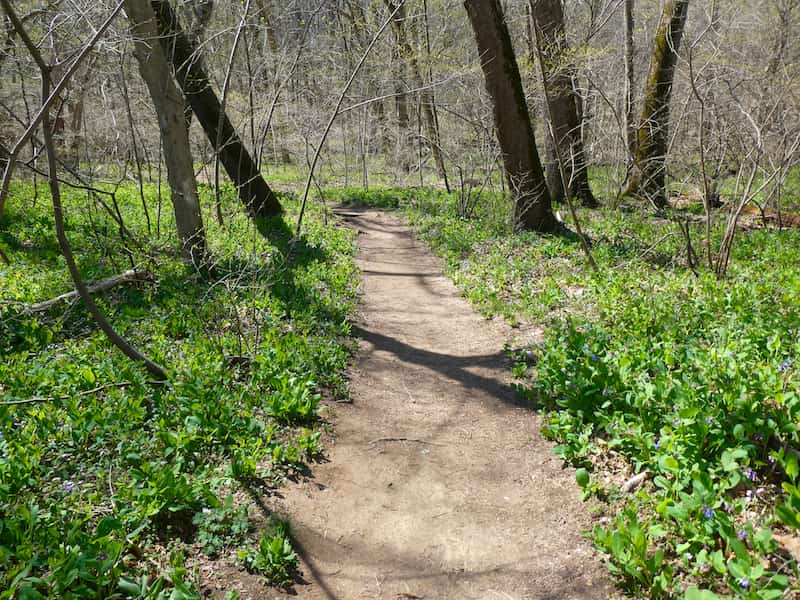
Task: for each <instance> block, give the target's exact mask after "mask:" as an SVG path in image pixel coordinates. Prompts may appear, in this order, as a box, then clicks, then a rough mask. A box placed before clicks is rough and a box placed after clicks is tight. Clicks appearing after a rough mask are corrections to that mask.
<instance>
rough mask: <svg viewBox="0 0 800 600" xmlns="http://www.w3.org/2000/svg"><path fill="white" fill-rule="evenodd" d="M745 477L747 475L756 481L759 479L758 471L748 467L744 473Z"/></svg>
mask: <svg viewBox="0 0 800 600" xmlns="http://www.w3.org/2000/svg"><path fill="white" fill-rule="evenodd" d="M744 475H745V477H747V478H748V479H749V480H750V481H755V480H756V479H758V473H756V472H755V471H753V469H747V470H746V471H745V473H744Z"/></svg>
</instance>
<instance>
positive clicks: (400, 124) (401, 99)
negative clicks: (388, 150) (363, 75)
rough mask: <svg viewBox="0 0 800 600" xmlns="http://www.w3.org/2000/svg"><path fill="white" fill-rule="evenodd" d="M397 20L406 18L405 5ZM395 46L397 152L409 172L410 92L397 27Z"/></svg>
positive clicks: (403, 167) (403, 166)
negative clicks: (407, 87) (407, 90)
mask: <svg viewBox="0 0 800 600" xmlns="http://www.w3.org/2000/svg"><path fill="white" fill-rule="evenodd" d="M394 18H395V20H397V21H403V20H404V19H405V18H406V9H405V5H403V6H401V7H400V10H399V11H398V12H397V14H396V15H395V17H394ZM393 31H394V36H395V37H394V41H395V47H394V48H393V49H392V62H393V63H394V68H395V77H394V91H395V110H396V112H397V153H398V158H399V160H400V164H401V169H402V171H403V172H405V173H408V172H409V171H410V170H411V162H410V160H409V152H410V145H409V141H410V138H411V126H410V123H411V120H410V119H409V111H408V94H407V93H406V62H405V61H404V60H403V56H402V53H401V52H400V40H399V39H398V37H397V29H396V28H393Z"/></svg>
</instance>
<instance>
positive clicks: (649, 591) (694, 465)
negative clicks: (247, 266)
mask: <svg viewBox="0 0 800 600" xmlns="http://www.w3.org/2000/svg"><path fill="white" fill-rule="evenodd" d="M387 196H391V192H388V191H383V192H381V193H380V194H377V195H376V196H375V199H376V203H377V204H378V205H380V206H386V205H390V203H389V202H388V201H387V200H386V198H387ZM370 198H371V196H370V195H368V194H364V193H363V192H362V193H361V195H356V194H354V195H353V199H354V201H356V202H359V203H367V204H368V203H369V202H370ZM346 199H347V198H346V197H342V200H346ZM493 206H494V210H492V211H482V210H480V209H479V210H477V211H476V216H475V217H474V218H472V219H465V218H463V217H461V216H460V214H459V210H458V198H457V197H456V196H455V195H453V196H450V195H447V194H444V193H441V192H436V191H432V190H417V191H416V192H415V193H412V194H411V195H409V193H408V192H404V196H403V201H402V202H401V203H400V208H401V210H402V211H403V212H404V214H405V215H406V216H407V218H408V219H409V221H410V222H411V224H412V225H413V226H414V227H415V228H416V230H417V232H418V233H419V235H420V236H421V237H423V238H424V239H425V240H427V241H428V242H429V243H430V244H431V245H432V247H433V248H434V249H435V251H436V252H438V253H439V254H440V255H441V256H443V257H444V259H445V265H446V268H447V270H448V272H449V274H450V275H451V276H452V277H453V279H454V280H455V281H456V282H457V283H458V285H459V287H460V289H461V290H462V292H463V294H464V295H465V296H466V297H467V298H469V299H470V300H471V301H472V302H473V303H474V305H475V306H476V307H477V308H478V309H479V310H480V311H481V312H482V313H484V314H486V315H488V316H495V315H499V316H503V317H505V318H506V319H508V320H509V321H511V322H512V323H516V322H520V321H521V322H523V323H524V322H537V323H543V324H545V326H546V331H545V339H544V342H543V343H539V344H535V345H528V346H523V347H521V348H518V349H515V351H514V352H513V356H514V357H515V358H516V363H517V364H516V366H515V368H514V371H515V374H516V375H517V376H518V377H519V378H520V380H521V381H520V389H521V391H522V393H524V394H525V395H526V396H527V397H528V398H530V400H531V402H532V403H534V405H535V406H536V407H537V408H538V410H540V411H541V412H542V413H543V419H544V420H543V423H544V428H543V430H544V433H545V435H546V436H547V437H548V438H550V439H552V440H554V441H555V442H557V444H558V445H557V446H556V452H557V453H558V454H559V455H560V456H561V457H563V459H564V460H565V461H566V462H567V463H569V464H571V465H573V466H574V467H576V468H578V469H579V470H578V471H577V480H578V484H579V485H580V486H581V487H582V488H583V490H584V497H587V498H588V497H595V498H598V499H600V500H602V501H603V502H602V503H601V504H599V507H600V510H602V511H604V512H605V514H606V516H605V517H604V518H602V519H599V524H598V525H597V526H596V527H595V528H594V529H593V531H592V532H591V533H590V535H591V537H592V539H593V541H594V543H595V545H596V546H597V547H598V548H599V549H600V550H601V551H602V552H603V553H604V554H605V555H606V556H607V559H608V565H609V568H610V569H611V571H612V573H613V574H614V575H615V577H616V580H617V581H618V583H619V585H620V586H621V587H622V588H623V589H624V590H625V591H626V592H628V593H629V594H631V595H633V596H636V597H647V598H659V597H663V598H671V597H683V596H685V597H687V598H716V597H735V598H752V599H756V598H760V599H768V598H781V597H784V595H785V594H789V593H791V590H795V593H796V590H798V589H800V587H799V586H798V578H797V562H796V559H797V557H796V555H793V554H792V552H797V550H796V548H797V544H796V541H797V540H798V537H797V529H798V528H800V491H798V490H799V489H800V484H798V479H800V469H799V468H798V458H797V457H798V452H797V449H800V437H799V436H798V423H799V422H800V369H799V368H798V367H800V304H798V298H800V262H798V260H797V256H798V255H800V233H798V232H797V231H784V232H775V231H761V230H755V231H746V232H740V233H739V235H738V236H737V239H736V241H735V246H734V252H733V257H732V260H731V268H730V273H729V276H728V278H727V279H726V280H725V281H722V282H718V281H716V279H715V278H714V277H713V275H712V274H710V273H709V272H707V270H706V269H703V268H699V269H698V273H697V274H696V275H695V274H693V273H692V272H691V270H690V269H689V268H688V267H687V262H686V241H685V238H684V237H683V236H682V235H681V233H680V230H679V228H678V227H677V225H675V224H674V223H673V222H670V221H668V220H664V219H655V218H653V217H652V216H650V215H647V214H645V213H643V212H642V213H640V212H637V211H630V210H629V211H627V212H623V211H611V210H605V209H601V210H598V211H581V218H582V219H583V221H584V227H585V229H586V231H587V234H588V237H589V238H590V241H591V245H592V252H593V254H594V257H595V259H596V260H597V262H598V264H599V267H600V274H599V275H594V274H593V273H592V271H591V270H590V269H589V268H588V266H587V263H586V260H585V258H584V256H583V254H582V252H581V248H580V244H579V243H578V240H577V239H576V238H575V237H574V236H570V235H558V236H545V235H537V234H532V233H516V234H513V235H512V234H510V233H509V230H508V227H507V225H506V224H507V222H508V221H507V216H506V215H505V214H503V213H502V212H498V211H497V210H496V208H497V206H498V204H497V203H496V202H495V203H494V204H493ZM719 220H720V221H722V218H720V219H719ZM690 229H691V232H692V236H693V241H694V244H695V247H696V249H698V248H699V247H700V240H701V234H702V230H701V227H700V225H699V224H698V225H695V226H691V228H690ZM720 236H721V231H720V230H719V227H715V230H714V234H713V237H714V243H715V244H716V243H717V242H718V239H719V238H720ZM637 473H646V475H645V477H644V481H643V483H642V485H641V487H638V488H634V489H633V490H632V491H630V492H623V491H622V490H621V487H622V485H623V484H624V483H625V482H626V481H627V480H628V478H629V477H630V476H631V475H632V474H637Z"/></svg>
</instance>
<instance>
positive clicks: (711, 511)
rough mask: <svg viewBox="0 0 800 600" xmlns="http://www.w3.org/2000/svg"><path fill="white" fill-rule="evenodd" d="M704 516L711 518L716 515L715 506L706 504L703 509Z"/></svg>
mask: <svg viewBox="0 0 800 600" xmlns="http://www.w3.org/2000/svg"><path fill="white" fill-rule="evenodd" d="M703 516H704V517H705V518H706V519H711V518H712V517H713V516H714V509H713V508H711V507H710V506H706V507H705V508H704V509H703Z"/></svg>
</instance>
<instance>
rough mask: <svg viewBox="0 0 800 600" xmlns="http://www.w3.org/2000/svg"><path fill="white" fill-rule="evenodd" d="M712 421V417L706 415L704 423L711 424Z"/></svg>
mask: <svg viewBox="0 0 800 600" xmlns="http://www.w3.org/2000/svg"><path fill="white" fill-rule="evenodd" d="M713 422H714V417H706V423H707V424H708V425H711V424H712V423H713Z"/></svg>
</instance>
